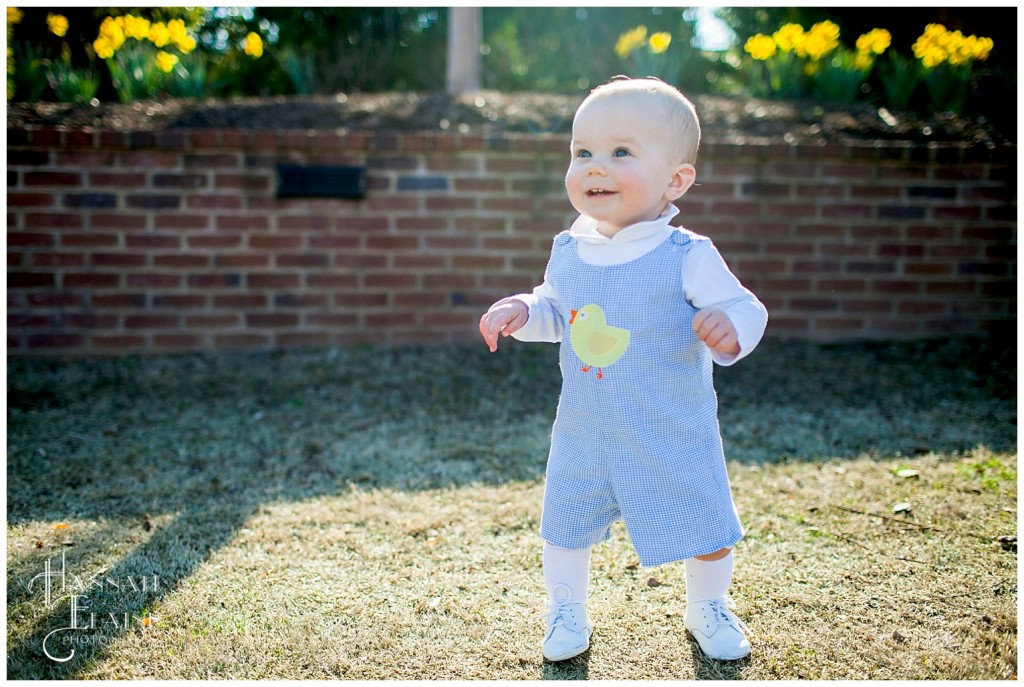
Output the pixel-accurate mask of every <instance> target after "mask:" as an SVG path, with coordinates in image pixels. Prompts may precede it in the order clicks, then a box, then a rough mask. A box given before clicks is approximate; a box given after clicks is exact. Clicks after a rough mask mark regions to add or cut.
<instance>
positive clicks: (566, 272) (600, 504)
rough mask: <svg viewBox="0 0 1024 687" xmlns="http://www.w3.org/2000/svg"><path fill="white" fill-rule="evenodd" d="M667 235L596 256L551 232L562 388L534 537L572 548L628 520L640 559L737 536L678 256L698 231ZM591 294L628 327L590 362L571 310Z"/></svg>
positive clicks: (680, 555) (681, 554)
mask: <svg viewBox="0 0 1024 687" xmlns="http://www.w3.org/2000/svg"><path fill="white" fill-rule="evenodd" d="M697 240H707V239H705V238H703V237H695V236H694V235H691V234H689V233H686V232H682V231H673V232H672V234H671V236H670V237H669V238H667V239H665V241H664V242H663V243H662V244H661V245H659V246H658V247H657V248H655V249H654V250H652V251H651V252H649V253H647V254H646V255H644V256H642V257H640V258H637V259H636V260H633V261H631V262H627V263H625V264H621V265H612V266H607V267H597V266H594V265H589V264H587V263H586V262H584V261H583V260H581V259H580V257H579V253H578V251H577V243H576V240H575V239H574V238H573V237H572V236H571V235H570V234H569V232H562V233H561V234H559V235H558V236H557V237H556V238H555V241H554V246H553V248H552V251H551V259H550V261H549V263H548V268H547V274H546V279H547V281H548V282H549V283H550V284H551V285H552V286H553V287H554V288H555V290H556V292H557V293H558V300H559V304H560V308H561V309H562V312H561V316H562V318H563V320H564V323H565V329H564V333H563V336H562V342H561V348H560V357H559V367H560V368H561V370H562V392H561V396H560V398H559V401H558V413H557V415H556V418H555V424H554V427H553V429H552V435H551V452H550V455H549V457H548V465H547V480H546V484H545V491H544V509H543V516H542V518H541V536H542V537H544V539H545V540H547V541H549V542H551V543H552V544H555V545H557V546H561V547H563V548H569V549H580V548H587V547H590V546H593V545H594V544H597V543H598V542H600V541H602V540H605V539H608V538H609V536H610V527H611V524H612V523H613V522H615V521H617V520H620V519H621V520H624V521H625V523H626V529H627V531H628V532H629V536H630V538H631V540H632V542H633V546H634V547H635V548H636V552H637V554H638V555H639V556H640V562H641V564H642V565H644V566H654V565H660V564H662V563H668V562H671V561H678V560H682V559H685V558H690V557H691V556H700V555H704V554H709V553H713V552H715V551H717V550H719V549H721V548H723V547H727V546H733V545H734V544H736V543H737V542H738V541H739V540H740V539H742V538H743V528H742V526H741V525H740V521H739V517H738V516H737V514H736V508H735V506H734V504H733V500H732V494H731V491H730V488H729V477H728V474H727V473H726V466H725V456H724V454H723V451H722V440H721V436H720V435H719V429H718V399H717V397H716V395H715V390H714V387H713V386H712V360H711V352H710V351H709V349H708V348H707V346H706V345H705V344H704V343H703V342H702V341H701V340H700V339H698V338H697V335H696V334H695V333H694V332H693V329H692V321H693V316H694V314H695V313H696V312H697V310H696V309H695V308H694V307H693V306H692V305H690V303H688V302H687V301H686V298H685V297H684V295H683V285H682V284H683V282H682V265H683V258H684V256H685V255H686V253H687V251H688V250H689V249H690V247H691V246H692V245H694V243H693V242H694V241H697ZM588 304H596V305H598V306H599V307H600V308H601V309H602V310H603V311H604V314H605V317H606V322H607V324H608V326H610V327H616V328H620V329H626V330H628V331H629V343H628V346H627V348H626V350H625V352H624V353H623V354H622V356H621V357H620V358H619V359H618V360H616V361H614V362H613V363H611V364H609V365H608V366H607V367H605V368H604V369H603V370H602V372H603V378H600V379H599V378H598V375H597V374H596V372H597V370H594V369H592V370H590V371H588V372H584V371H583V369H584V368H586V367H587V365H586V364H585V363H584V362H583V361H582V360H581V359H580V358H579V357H578V356H577V355H576V352H575V351H574V349H573V346H572V344H571V341H570V338H571V337H570V332H571V326H572V325H570V324H569V321H570V319H571V317H572V315H571V311H572V310H580V309H582V308H583V307H584V306H586V305H588Z"/></svg>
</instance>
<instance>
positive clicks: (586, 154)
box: [576, 150, 590, 157]
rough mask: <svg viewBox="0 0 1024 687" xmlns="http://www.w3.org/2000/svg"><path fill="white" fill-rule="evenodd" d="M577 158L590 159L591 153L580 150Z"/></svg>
mask: <svg viewBox="0 0 1024 687" xmlns="http://www.w3.org/2000/svg"><path fill="white" fill-rule="evenodd" d="M576 157H590V151H589V150H580V151H579V152H578V153H576Z"/></svg>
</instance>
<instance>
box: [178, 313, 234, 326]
mask: <svg viewBox="0 0 1024 687" xmlns="http://www.w3.org/2000/svg"><path fill="white" fill-rule="evenodd" d="M240 322H241V317H240V316H239V315H238V314H237V313H223V314H221V313H212V314H203V315H187V314H186V315H185V326H186V327H188V328H192V327H197V328H200V329H231V328H234V327H237V326H238V325H239V324H240Z"/></svg>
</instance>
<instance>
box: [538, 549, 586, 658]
mask: <svg viewBox="0 0 1024 687" xmlns="http://www.w3.org/2000/svg"><path fill="white" fill-rule="evenodd" d="M589 578H590V549H589V548H586V549H564V548H562V547H561V546H555V545H554V544H551V543H549V542H547V541H545V542H544V582H545V584H546V585H547V588H548V595H549V596H550V597H551V605H550V608H551V610H550V612H549V613H548V618H547V620H548V630H547V633H546V634H545V635H544V658H546V659H548V660H549V661H564V660H566V659H569V658H572V657H574V656H579V655H580V654H582V653H583V652H584V651H586V650H587V649H588V648H589V647H590V635H591V633H592V632H593V628H592V626H591V625H590V620H589V619H588V618H587V608H586V605H585V604H586V602H587V583H588V581H589Z"/></svg>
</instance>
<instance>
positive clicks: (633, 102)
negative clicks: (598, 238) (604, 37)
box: [565, 79, 700, 237]
mask: <svg viewBox="0 0 1024 687" xmlns="http://www.w3.org/2000/svg"><path fill="white" fill-rule="evenodd" d="M699 143H700V125H699V124H698V123H697V115H696V113H694V110H693V105H691V104H690V101H689V100H687V99H686V98H685V97H683V94H682V93H680V92H679V91H677V90H676V89H674V88H672V87H671V86H669V85H668V84H666V83H664V82H662V81H658V80H657V79H626V80H622V81H612V82H611V83H608V84H605V85H604V86H600V87H598V88H596V89H594V91H593V92H592V93H591V94H590V95H589V96H587V98H586V99H585V100H584V101H583V103H582V104H581V105H580V107H579V109H578V110H577V111H576V117H575V119H573V122H572V141H571V143H570V153H571V156H570V158H571V159H570V162H569V169H568V171H567V172H566V175H565V187H566V191H567V192H568V194H569V201H570V202H571V203H572V206H573V207H574V208H576V210H577V211H578V212H579V213H580V214H581V215H586V216H588V217H590V218H592V219H594V220H596V221H597V231H598V232H600V233H601V234H603V235H604V236H607V237H611V236H614V235H615V234H616V233H617V232H618V231H620V230H621V229H623V228H625V227H628V226H631V225H633V224H636V223H638V222H648V221H652V220H655V219H657V218H658V217H660V216H662V214H664V212H665V210H666V208H667V206H668V205H669V204H670V203H673V202H675V201H676V200H678V199H679V198H680V197H681V196H682V195H683V194H685V193H686V191H687V190H688V189H689V188H690V186H691V185H692V184H693V182H694V179H695V178H696V174H697V172H696V170H695V169H694V166H693V162H694V160H695V159H696V157H697V146H698V145H699Z"/></svg>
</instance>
